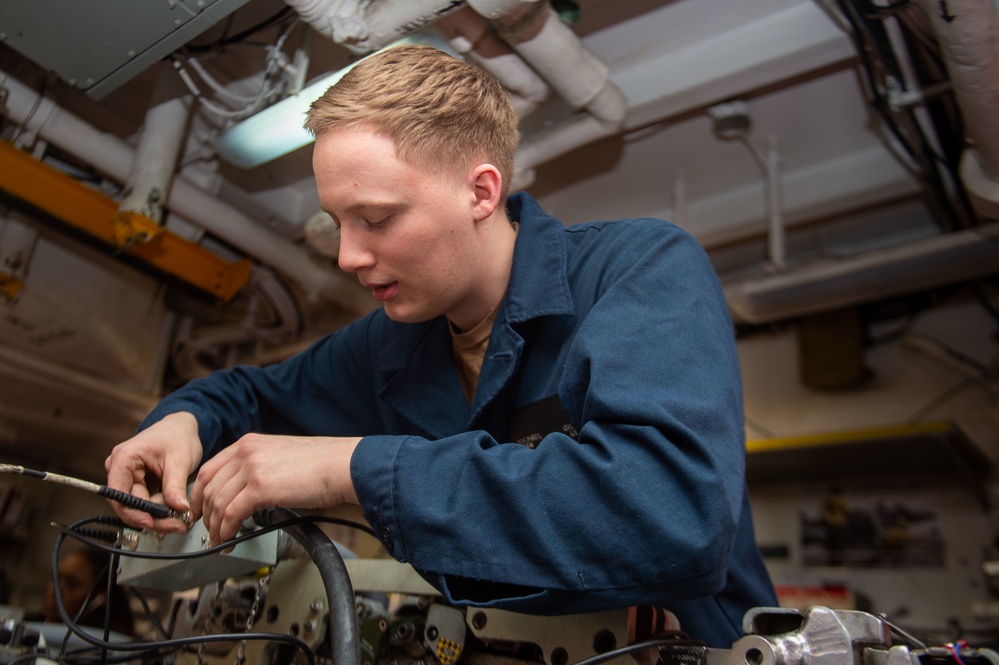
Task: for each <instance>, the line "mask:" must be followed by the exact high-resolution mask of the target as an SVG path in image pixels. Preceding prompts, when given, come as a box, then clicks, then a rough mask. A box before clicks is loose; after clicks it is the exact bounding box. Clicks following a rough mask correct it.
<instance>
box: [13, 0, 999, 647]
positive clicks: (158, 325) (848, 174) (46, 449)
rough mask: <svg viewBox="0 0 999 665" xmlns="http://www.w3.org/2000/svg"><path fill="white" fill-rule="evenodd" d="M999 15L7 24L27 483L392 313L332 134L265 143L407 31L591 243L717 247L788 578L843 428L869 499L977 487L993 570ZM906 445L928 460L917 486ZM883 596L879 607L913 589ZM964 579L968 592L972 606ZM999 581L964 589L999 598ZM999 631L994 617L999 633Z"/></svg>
mask: <svg viewBox="0 0 999 665" xmlns="http://www.w3.org/2000/svg"><path fill="white" fill-rule="evenodd" d="M997 13H999V0H944V1H938V0H629V1H628V2H622V1H620V0H576V1H573V0H552V1H551V2H548V1H546V0H540V1H524V0H519V1H518V0H476V1H474V2H473V1H472V0H468V1H467V2H460V1H458V0H455V1H443V0H436V1H434V0H418V1H409V0H407V1H390V0H381V1H379V0H371V1H362V0H347V1H342V2H335V1H332V0H326V1H324V0H287V2H283V1H282V0H154V1H152V2H133V1H130V0H99V1H97V2H87V3H67V2H64V1H61V0H5V1H4V2H2V3H0V139H2V141H0V462H8V463H13V464H23V465H25V466H30V467H35V468H43V469H46V470H48V471H54V472H59V473H68V474H72V475H77V476H80V477H82V478H86V479H88V480H92V481H97V482H100V481H101V477H100V476H101V473H102V471H103V462H104V459H105V457H106V455H107V454H108V451H109V449H110V447H111V446H112V445H114V444H115V443H117V442H119V441H122V440H125V439H126V438H128V437H129V436H130V435H131V433H132V432H134V430H135V428H136V426H137V425H138V423H139V422H140V421H141V419H142V418H143V416H144V415H145V414H146V413H147V412H148V411H149V410H150V409H151V408H152V406H153V405H154V404H155V403H156V401H157V399H158V398H159V397H161V396H162V395H163V394H165V393H167V392H169V391H170V390H172V389H174V388H175V387H177V386H179V385H181V384H182V383H184V382H185V381H188V380H190V379H192V378H195V377H198V376H202V375H205V374H207V373H208V372H210V371H212V370H214V369H218V368H224V367H231V366H233V365H236V364H238V363H252V364H268V363H272V362H276V361H279V360H281V359H282V358H286V357H288V356H289V355H291V354H293V353H295V352H296V351H298V350H300V349H302V348H304V347H305V346H306V345H308V344H310V343H311V342H313V341H314V340H316V339H318V338H319V337H321V336H322V335H324V334H326V333H328V332H330V331H332V330H335V329H337V328H339V327H341V326H343V325H345V324H347V323H349V322H350V321H351V320H354V319H356V318H357V317H359V316H362V315H363V314H365V313H366V312H368V311H370V310H372V309H373V308H374V307H375V306H376V305H377V303H376V302H375V301H374V300H373V299H371V298H370V296H369V295H368V294H367V293H366V292H365V291H364V289H362V288H361V287H360V286H359V284H358V283H357V280H356V278H355V277H354V276H352V275H349V274H346V273H344V272H342V271H340V270H339V268H338V267H337V264H336V248H337V244H336V242H337V240H336V234H335V231H334V230H332V227H331V222H330V220H329V218H328V216H326V215H325V213H322V212H321V211H320V206H319V201H318V196H317V193H316V190H315V183H314V180H313V178H312V173H311V147H310V146H309V145H308V140H307V139H305V140H302V139H297V140H298V143H295V144H294V145H293V146H292V147H290V148H288V150H290V151H289V152H284V153H282V152H281V151H280V150H277V151H275V152H274V153H272V154H269V155H267V156H258V155H257V154H255V153H252V152H251V150H250V147H251V146H250V144H251V143H252V144H253V146H252V147H254V148H256V147H257V146H256V143H257V141H256V140H255V139H256V138H258V137H267V138H271V137H276V136H279V135H282V136H283V133H279V132H278V131H277V130H276V129H274V128H273V127H267V126H263V125H257V126H256V128H254V127H255V126H254V125H252V124H251V123H252V122H254V121H258V120H260V121H262V120H263V118H264V116H265V114H266V113H268V112H272V111H274V112H276V111H277V110H278V109H279V108H282V107H290V109H291V111H292V112H293V115H292V117H293V118H296V120H294V122H293V124H295V123H298V124H297V126H296V127H295V128H293V130H294V129H298V128H299V127H300V122H301V118H302V115H301V104H299V106H297V107H296V106H294V105H293V103H295V102H300V101H301V98H304V97H306V96H307V95H308V94H309V92H308V91H310V90H314V89H315V88H314V87H313V86H315V85H320V86H322V85H329V82H330V81H331V80H332V79H331V78H330V75H331V74H334V73H336V72H339V71H341V70H342V69H344V68H345V67H348V66H350V64H351V63H353V62H355V61H357V60H358V59H359V58H361V57H363V56H364V55H365V54H367V53H370V52H372V51H374V50H376V49H380V48H383V47H387V46H389V45H390V44H392V43H393V42H395V41H396V40H399V39H403V38H406V39H410V40H417V41H423V42H427V43H431V44H435V45H438V46H440V47H441V48H445V49H450V50H451V51H452V52H454V53H455V54H457V55H458V56H459V57H465V58H468V59H469V60H471V61H472V62H474V63H476V64H478V65H480V66H482V67H484V68H485V69H487V70H489V71H490V72H492V73H493V74H494V75H496V76H497V78H499V79H500V80H501V82H503V83H504V84H505V85H506V87H507V88H508V89H509V90H510V93H511V96H512V98H513V100H514V103H515V107H516V108H517V110H518V113H519V115H520V117H521V135H522V141H521V148H520V151H519V152H518V156H517V163H516V172H515V174H514V177H513V183H512V187H513V189H514V190H525V191H527V192H528V193H530V194H531V195H532V196H534V197H535V198H536V199H537V200H538V201H539V202H540V203H541V205H542V207H543V208H544V209H545V210H546V211H547V212H548V213H549V214H552V215H554V216H555V217H557V218H559V219H561V220H563V221H564V222H565V223H566V224H572V223H578V222H585V221H592V220H601V219H615V218H635V217H658V218H664V219H667V220H669V221H671V222H673V223H675V224H677V225H679V226H680V227H682V228H684V229H686V230H687V231H689V232H690V233H691V234H693V236H694V237H696V238H697V240H698V241H700V243H701V244H702V245H703V246H704V248H705V249H706V250H707V252H708V255H709V257H710V259H711V261H712V263H713V265H714V267H715V268H716V271H717V273H718V275H719V277H720V279H721V283H722V286H723V288H724V291H725V296H726V299H727V301H728V304H729V307H730V311H731V313H732V318H733V321H734V325H735V330H736V334H737V342H738V346H739V354H740V360H741V363H742V368H743V373H744V392H745V411H746V432H747V439H749V440H750V453H751V454H750V458H751V461H750V465H749V471H750V474H751V480H752V478H753V474H756V476H755V477H757V478H758V479H759V486H758V487H752V486H751V489H753V490H754V492H758V493H759V494H758V501H759V504H760V506H762V508H761V511H762V512H763V513H767V512H768V511H769V512H770V513H771V514H773V515H777V516H778V517H776V518H774V519H773V520H769V519H768V518H767V517H766V516H765V515H764V517H762V518H760V519H758V525H757V526H758V529H760V533H759V534H758V538H759V539H760V541H761V545H763V546H769V545H772V546H773V547H771V551H772V552H778V554H777V555H775V556H777V558H778V563H777V564H775V567H774V569H773V570H774V571H776V573H775V577H776V578H782V579H784V578H786V579H787V580H789V582H788V583H789V584H790V583H792V582H793V581H795V580H806V579H807V580H809V581H810V583H811V582H814V580H815V579H817V578H816V577H809V576H808V575H804V574H799V573H800V570H798V569H795V571H791V570H790V568H788V567H787V565H789V564H787V561H786V557H787V554H786V552H787V547H786V546H785V545H786V540H787V537H786V536H785V535H784V532H783V531H782V530H781V529H782V528H781V527H778V526H777V523H778V522H780V523H781V524H783V523H784V522H783V521H788V523H795V524H797V523H798V519H799V516H800V515H802V514H803V511H804V510H805V509H799V510H797V511H791V512H787V511H788V510H789V509H787V508H785V507H784V506H785V505H786V504H787V503H788V501H790V500H789V499H788V497H787V495H785V494H783V493H782V492H784V490H782V489H779V487H778V486H779V483H778V482H777V481H778V476H783V477H784V478H785V479H787V480H790V479H792V478H793V477H800V478H801V479H803V480H804V481H805V482H816V481H818V482H822V480H823V478H824V476H823V473H827V474H830V473H833V470H836V472H837V473H842V474H843V475H846V476H850V475H854V476H859V475H860V474H859V473H858V471H857V466H858V464H856V463H855V462H849V463H847V464H845V465H844V464H841V463H834V462H832V461H831V460H829V459H826V458H824V457H823V456H822V455H821V454H819V453H817V452H816V451H817V450H818V449H819V448H821V446H818V445H815V441H812V440H808V439H807V438H808V437H809V436H813V435H814V436H819V437H822V436H825V437H826V438H825V439H823V440H822V443H828V441H829V440H830V439H834V438H836V437H835V436H833V435H830V434H829V433H836V432H840V433H843V434H842V438H843V439H844V440H845V441H846V442H847V443H849V445H850V447H849V449H848V450H849V452H848V453H845V454H846V455H847V457H846V458H844V457H843V456H842V455H841V456H840V458H839V460H840V462H842V460H843V459H847V460H856V459H862V460H863V462H862V463H861V464H862V465H865V466H870V468H871V470H873V471H874V472H875V473H874V474H871V475H868V476H866V477H867V478H868V482H870V481H869V478H870V477H871V476H874V475H877V474H880V478H882V479H884V477H885V476H886V475H891V474H890V473H889V470H890V469H892V468H896V469H897V468H901V467H904V469H905V470H904V474H903V473H902V472H901V471H900V472H899V473H900V474H902V475H906V477H908V475H909V474H916V475H918V474H919V473H926V472H933V473H948V474H950V475H953V476H955V477H956V478H957V479H958V481H957V484H968V485H974V487H973V488H972V491H971V492H969V493H968V495H969V497H970V498H971V505H972V506H974V508H972V509H968V510H970V511H971V512H975V511H977V513H976V514H975V515H974V516H973V517H971V518H969V520H971V523H970V524H971V525H970V526H969V528H967V529H965V530H964V531H962V535H961V538H964V539H966V540H964V541H961V542H963V543H965V544H966V545H967V547H968V548H971V549H973V550H975V551H976V554H975V556H976V557H977V556H979V555H980V554H981V553H982V552H984V551H986V550H987V549H988V548H989V547H992V546H994V545H996V544H997V543H999V539H997V540H996V541H995V542H991V541H988V538H990V537H991V536H989V537H986V536H982V535H981V534H983V533H986V532H987V533H990V534H992V533H996V532H997V531H996V525H995V524H993V522H994V521H995V519H994V518H995V515H994V514H993V513H994V509H993V508H992V503H993V502H994V501H995V500H996V498H997V497H999V492H996V491H995V490H994V489H993V486H992V484H991V482H992V478H991V471H990V468H991V466H992V465H993V464H994V463H995V462H996V461H997V460H999V406H997V404H999V402H997V400H999V380H997V372H999V354H997V351H996V349H997V346H996V344H997V339H999V337H997V333H996V330H997V322H999V280H997V276H999V27H997V26H999V23H997V20H996V15H997ZM317 94H318V92H316V93H314V94H313V98H314V96H315V95H317ZM308 101H309V100H306V103H307V102H308ZM296 109H297V113H298V114H297V115H294V112H295V111H296ZM261 127H263V128H261ZM241 131H242V132H244V133H240V132H241ZM288 134H289V135H292V134H294V131H289V132H288ZM249 137H252V138H253V139H254V140H252V141H251V140H250V138H249ZM291 140H292V141H295V140H296V137H294V136H292V138H291ZM637 343H642V344H646V343H651V344H659V343H668V340H659V339H656V338H655V335H654V333H651V334H650V339H648V340H642V341H640V342H637ZM856 432H863V435H855V434H853V433H856ZM796 437H797V438H796ZM792 440H793V441H792ZM768 442H784V443H787V442H792V443H791V444H788V445H789V446H790V448H788V447H786V446H785V447H783V448H780V449H779V450H777V449H776V448H778V447H779V446H776V443H775V446H774V447H768ZM793 442H797V443H796V444H794V443H793ZM792 444H793V445H792ZM753 445H756V446H757V448H758V449H757V450H755V451H754V449H753ZM906 450H908V451H910V453H909V455H911V451H920V452H919V453H918V454H919V459H920V460H922V463H919V461H918V460H914V459H913V458H912V457H908V459H907V460H906V461H909V462H915V463H913V464H910V465H905V464H901V465H900V464H899V460H902V459H905V458H907V453H906V452H905V451H906ZM754 455H755V456H754ZM766 455H775V456H774V457H766ZM754 460H756V462H755V464H754ZM760 460H768V461H766V462H762V461H760ZM910 467H911V468H910ZM969 467H971V468H972V470H973V472H969V471H968V469H969ZM826 479H828V478H826ZM874 486H877V483H876V482H875V483H874ZM865 487H867V488H868V489H870V488H871V485H870V484H868V485H865ZM942 491H943V490H942ZM755 500H756V497H754V501H755ZM872 501H874V499H872ZM934 501H936V504H935V505H936V507H938V508H939V509H940V511H941V512H946V511H947V510H951V509H954V510H959V511H964V510H965V508H964V507H963V506H965V504H964V503H962V501H963V499H955V498H954V497H953V496H951V495H950V494H945V495H941V496H938V497H936V498H935V499H934ZM955 502H956V503H955ZM45 505H49V506H51V505H52V504H51V503H48V504H45ZM954 505H957V506H958V508H954ZM983 507H984V509H983ZM0 508H2V506H0ZM799 508H800V507H799ZM38 512H39V511H38V510H36V511H35V513H36V517H39V516H38V515H37V513H38ZM2 517H3V514H2V510H0V518H2ZM41 517H44V522H46V523H47V522H48V521H49V520H48V519H47V517H45V516H41ZM782 520H783V521H782ZM983 520H984V522H983ZM801 524H803V525H804V524H805V522H802V523H801ZM802 528H804V526H803V527H802ZM974 532H977V533H978V540H977V541H975V540H973V539H972V535H971V534H972V533H974ZM8 536H9V534H8ZM5 537H7V536H5V535H4V531H3V528H2V527H0V546H2V544H3V538H5ZM967 539H971V540H970V541H969V540H967ZM793 540H795V542H799V540H798V539H797V537H795V538H794V539H793ZM956 540H957V539H955V542H956ZM986 541H988V542H986ZM780 543H784V545H781V544H780ZM962 546H963V545H962ZM782 547H783V548H784V550H783V551H784V552H785V554H784V555H783V556H785V560H783V563H781V561H782V560H781V559H780V556H781V555H780V554H779V552H780V551H782V550H781V548H782ZM954 547H958V545H956V544H955V545H954ZM793 549H794V548H793V547H792V550H793ZM768 561H769V560H768ZM18 566H19V568H18V570H27V569H28V567H29V565H28V564H27V563H25V562H21V563H19V564H18ZM781 566H785V567H784V568H782V567H781ZM781 571H784V572H783V573H782V572H781ZM870 572H871V577H870V578H869V579H868V578H864V583H865V584H868V585H869V586H868V587H867V588H868V589H874V588H877V589H878V590H877V591H873V592H870V593H871V594H872V595H873V596H874V597H875V598H878V597H880V596H878V594H886V595H889V596H890V595H891V594H892V593H896V592H895V591H890V590H883V589H881V588H880V587H879V586H878V585H879V584H880V582H877V581H875V580H874V575H875V573H877V574H880V572H879V571H870ZM993 572H999V571H993ZM785 573H786V574H785ZM979 573H980V571H979ZM961 575H964V577H961V582H960V584H959V585H955V584H953V583H952V582H953V577H948V578H944V577H941V580H940V582H939V584H940V585H941V588H943V587H944V585H946V588H947V589H948V593H950V592H951V591H953V589H954V587H955V586H960V585H963V586H962V588H964V587H966V586H968V584H967V579H966V578H967V577H968V576H972V573H967V574H965V573H961ZM982 575H984V574H982ZM782 576H783V577H782ZM833 578H836V579H845V576H843V577H837V576H836V575H825V576H824V577H823V579H825V580H828V579H833ZM976 579H977V578H976ZM990 580H992V578H991V577H988V576H983V577H981V580H979V581H978V582H976V583H975V584H977V586H974V584H973V585H972V586H974V588H975V590H974V591H973V592H972V591H968V590H967V589H965V591H966V592H967V593H973V594H977V595H976V598H978V599H979V600H982V602H994V601H992V596H991V595H990V594H991V592H992V591H994V590H995V589H993V588H992V586H991V585H992V582H991V581H990ZM935 583H936V582H934V584H935ZM885 584H888V583H887V582H886V583H885ZM934 588H936V587H934ZM954 593H957V592H956V591H954ZM826 600H828V598H826ZM951 600H952V599H951V598H950V597H948V600H947V603H945V604H948V603H949V605H948V607H953V606H956V605H960V604H961V603H963V602H964V601H963V600H953V602H951ZM880 602H881V603H882V604H884V603H885V602H886V601H880ZM906 602H908V601H906ZM962 607H963V606H962ZM990 607H991V608H992V609H991V610H990V611H989V612H984V613H983V614H981V615H976V616H978V617H979V618H981V617H985V618H982V619H981V621H982V623H981V625H982V629H983V630H985V628H986V627H989V629H990V630H994V634H995V635H999V627H995V624H996V623H997V622H999V610H996V609H995V607H994V606H992V605H990ZM910 609H911V607H910ZM953 611H954V612H956V613H960V612H962V611H963V610H962V609H955V610H953ZM968 612H970V610H968ZM915 615H919V612H915Z"/></svg>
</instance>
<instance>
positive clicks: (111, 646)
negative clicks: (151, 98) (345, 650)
mask: <svg viewBox="0 0 999 665" xmlns="http://www.w3.org/2000/svg"><path fill="white" fill-rule="evenodd" d="M93 520H94V518H85V519H83V520H79V521H77V522H74V523H73V524H71V525H69V526H68V527H61V528H60V531H61V533H59V535H58V536H56V543H55V546H54V547H53V550H52V574H53V579H55V580H58V579H59V577H58V575H59V551H60V550H61V548H62V544H63V542H64V541H65V539H66V538H67V537H68V536H69V535H71V534H73V532H74V530H75V529H76V528H78V527H80V526H84V525H86V524H88V523H90V522H91V521H93ZM274 528H280V527H279V525H275V526H274ZM271 530H273V529H271ZM251 535H254V536H256V535H262V534H261V533H260V532H254V533H253V534H251ZM84 540H86V539H84ZM98 549H102V550H105V551H107V550H109V549H110V550H112V551H113V552H114V553H117V554H121V555H129V556H132V555H135V554H136V553H135V552H127V551H125V550H120V549H116V548H107V547H106V546H104V545H100V546H99V547H98ZM213 549H217V548H213ZM171 558H183V557H177V556H176V555H173V556H171ZM53 591H54V595H55V604H56V608H57V610H58V611H59V617H60V619H61V620H62V622H63V623H64V624H65V625H66V627H67V629H69V630H70V631H71V632H72V633H73V634H75V635H76V636H77V637H79V638H80V639H82V640H83V641H85V642H87V643H88V644H91V645H93V646H95V647H98V648H100V649H107V650H108V651H110V652H115V653H118V652H150V651H156V650H159V649H176V648H179V647H184V646H187V645H190V644H202V643H209V642H232V641H241V640H263V641H272V642H280V643H284V644H288V645H291V646H293V647H294V648H296V649H297V650H300V651H302V653H303V654H304V655H305V657H306V659H307V660H308V662H309V665H316V657H315V654H314V653H313V651H312V649H311V648H309V645H308V644H306V643H305V642H303V641H302V640H300V639H298V638H297V637H293V636H291V635H284V634H280V633H256V632H246V633H219V634H214V635H199V636H191V637H181V638H171V639H168V640H158V641H151V642H109V641H108V640H107V639H104V640H102V639H98V638H96V637H94V636H92V635H91V634H89V633H87V632H86V631H84V630H82V629H81V628H80V627H79V626H78V625H77V623H76V621H75V620H74V619H73V618H72V617H70V616H69V614H68V613H67V612H66V608H65V607H64V606H63V602H62V592H61V590H60V588H59V585H58V584H54V585H53ZM109 602H110V601H109Z"/></svg>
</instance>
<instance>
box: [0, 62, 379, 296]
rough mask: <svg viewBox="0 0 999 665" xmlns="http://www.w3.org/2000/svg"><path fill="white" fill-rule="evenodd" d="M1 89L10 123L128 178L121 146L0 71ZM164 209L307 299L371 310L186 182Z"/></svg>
mask: <svg viewBox="0 0 999 665" xmlns="http://www.w3.org/2000/svg"><path fill="white" fill-rule="evenodd" d="M0 88H3V89H6V90H7V91H8V95H7V99H6V113H7V116H8V117H9V118H10V119H11V120H12V121H14V122H18V123H23V124H25V125H26V127H27V129H28V130H29V131H30V132H33V133H36V134H38V135H39V136H41V137H42V138H43V139H45V140H46V141H49V142H51V143H54V144H55V145H58V146H59V147H60V148H62V149H64V150H66V151H67V152H69V153H70V154H72V155H75V156H76V157H78V158H79V159H82V160H85V161H87V162H88V163H90V164H93V165H94V166H95V167H96V168H97V169H99V170H100V171H102V172H103V173H106V174H107V175H108V176H110V177H112V178H115V179H117V180H119V181H124V180H125V179H126V178H127V177H128V174H129V169H130V168H131V164H132V161H133V156H134V152H133V150H132V148H131V147H130V146H129V145H128V144H127V143H126V142H125V141H122V140H121V139H119V138H118V137H116V136H113V135H111V134H106V133H103V132H100V131H99V130H97V129H95V128H94V127H93V126H91V125H88V124H87V123H85V122H84V121H82V120H80V119H79V118H77V117H76V116H74V115H72V114H71V113H69V112H67V111H66V110H64V109H62V108H60V107H59V106H57V105H56V104H55V103H54V102H53V101H52V100H50V99H48V98H47V97H42V98H41V99H39V95H38V93H37V92H35V91H34V90H32V89H31V88H28V87H27V86H25V85H24V84H22V83H20V82H19V81H17V80H15V79H13V78H11V77H10V76H8V75H7V74H5V73H4V72H2V71H0ZM36 104H37V107H36ZM33 109H34V110H33ZM167 207H169V208H170V209H171V210H172V211H173V212H175V213H176V214H178V215H180V216H181V217H184V218H186V219H188V220H190V221H191V222H192V223H194V224H196V225H198V226H200V227H202V228H204V229H207V230H209V231H211V232H212V233H213V234H215V235H217V236H219V237H220V238H222V239H223V240H225V241H226V242H228V243H230V244H232V245H233V246H234V247H238V248H239V249H241V250H243V251H244V252H246V253H247V254H248V255H249V256H252V257H254V258H256V259H258V260H259V261H260V262H262V263H264V264H266V265H269V266H271V267H273V268H274V269H275V270H277V271H279V272H281V273H282V274H284V275H287V276H288V277H290V278H291V279H292V280H294V281H295V282H296V283H298V284H299V285H300V286H301V287H302V289H304V291H305V293H306V294H307V296H308V297H309V298H317V297H322V298H325V299H328V300H331V301H334V302H338V303H340V304H342V305H344V306H347V307H351V308H353V309H356V310H358V311H367V310H370V309H371V306H372V303H370V301H369V299H367V298H364V297H363V296H364V294H363V293H362V292H361V290H360V289H357V288H351V287H353V286H354V285H353V284H351V283H350V280H348V279H347V278H346V276H344V275H342V274H340V273H338V272H335V271H334V270H332V269H330V268H327V267H325V266H322V265H320V264H318V263H316V262H314V259H313V257H312V255H310V254H309V252H308V251H306V250H304V249H302V248H300V247H298V246H297V245H294V244H292V243H290V242H288V241H287V240H285V239H284V238H282V237H281V236H279V235H277V234H275V233H274V232H272V231H270V230H268V229H266V228H264V227H263V226H261V225H260V224H258V223H256V222H255V221H253V220H252V219H250V218H249V217H247V216H246V215H244V214H242V213H240V212H239V211H237V210H236V209H234V208H233V207H231V206H229V205H228V204H226V203H224V202H222V201H220V200H218V199H216V198H215V197H214V196H212V195H211V194H208V193H207V192H205V191H203V190H201V189H199V188H198V187H196V186H195V185H193V184H191V183H190V182H189V181H188V180H186V179H184V178H177V179H175V180H174V183H173V187H172V188H171V191H170V195H169V198H168V199H167Z"/></svg>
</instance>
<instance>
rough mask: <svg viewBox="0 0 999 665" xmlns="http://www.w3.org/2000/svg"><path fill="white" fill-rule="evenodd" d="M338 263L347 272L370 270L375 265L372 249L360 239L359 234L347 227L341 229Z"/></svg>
mask: <svg viewBox="0 0 999 665" xmlns="http://www.w3.org/2000/svg"><path fill="white" fill-rule="evenodd" d="M337 263H338V264H339V266H340V269H341V270H343V271H345V272H358V271H360V270H364V269H365V268H370V267H371V266H373V265H374V263H375V256H374V253H373V252H372V251H371V249H370V248H369V247H368V246H367V245H366V244H365V243H364V242H363V239H362V238H359V237H358V233H357V232H356V231H354V230H352V229H348V228H347V225H343V226H341V227H340V250H339V252H338V253H337Z"/></svg>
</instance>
